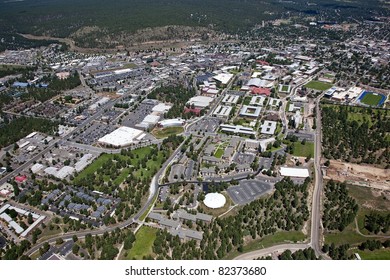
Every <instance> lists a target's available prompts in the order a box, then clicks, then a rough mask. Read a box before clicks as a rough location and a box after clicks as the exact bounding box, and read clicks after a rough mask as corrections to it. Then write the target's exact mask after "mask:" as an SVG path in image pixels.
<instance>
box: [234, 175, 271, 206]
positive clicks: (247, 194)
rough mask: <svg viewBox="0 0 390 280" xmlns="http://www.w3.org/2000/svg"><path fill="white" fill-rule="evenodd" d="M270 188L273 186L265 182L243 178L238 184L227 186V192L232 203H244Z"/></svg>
mask: <svg viewBox="0 0 390 280" xmlns="http://www.w3.org/2000/svg"><path fill="white" fill-rule="evenodd" d="M272 188H273V186H272V185H271V184H270V183H267V182H263V181H259V180H243V181H240V184H239V185H238V186H233V187H230V188H228V189H227V192H228V194H229V196H230V197H231V199H232V200H233V201H234V203H236V204H238V205H244V204H247V203H249V202H251V201H253V200H255V199H257V198H259V197H260V196H262V195H264V194H266V193H267V192H269V191H271V190H272Z"/></svg>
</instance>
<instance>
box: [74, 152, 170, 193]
mask: <svg viewBox="0 0 390 280" xmlns="http://www.w3.org/2000/svg"><path fill="white" fill-rule="evenodd" d="M151 152H152V148H151V147H143V148H140V149H136V150H133V151H132V153H133V154H134V157H133V158H132V159H131V165H132V166H138V163H139V162H140V161H143V160H144V158H145V157H146V156H147V155H149V154H150V153H151ZM116 156H119V157H120V158H122V159H128V157H126V156H123V155H113V154H103V155H101V156H100V157H98V158H97V159H96V160H95V161H93V162H92V163H91V164H90V165H89V166H88V167H87V168H85V169H84V170H83V171H82V172H80V174H78V175H77V176H76V178H75V179H74V181H73V182H74V183H75V184H79V183H80V182H81V180H83V179H84V178H85V177H87V176H89V175H91V174H95V173H96V172H97V171H98V170H99V168H100V167H101V166H102V165H104V164H105V163H106V162H108V161H111V160H112V159H114V158H115V157H116ZM137 157H138V158H137ZM162 159H163V155H162V152H159V153H158V154H157V159H156V160H155V161H153V160H148V162H147V163H146V168H145V169H140V170H136V171H135V173H134V174H135V175H136V176H139V177H140V178H148V177H151V176H152V175H153V174H152V173H153V172H156V171H157V169H158V168H159V167H160V165H161V163H162V161H163V160H162ZM129 174H130V168H129V167H125V168H123V169H122V170H121V172H120V174H119V175H118V176H117V177H116V178H110V177H109V176H108V175H103V180H104V182H109V181H110V180H111V179H112V180H113V184H114V185H115V186H119V185H120V184H121V183H122V182H123V181H125V179H126V178H127V177H128V176H129Z"/></svg>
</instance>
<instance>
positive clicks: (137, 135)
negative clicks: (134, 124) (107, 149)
mask: <svg viewBox="0 0 390 280" xmlns="http://www.w3.org/2000/svg"><path fill="white" fill-rule="evenodd" d="M143 137H145V134H144V132H143V131H142V130H139V129H134V128H131V127H127V126H122V127H120V128H118V129H116V130H114V131H113V132H111V133H109V134H107V135H105V136H104V137H102V138H100V139H99V140H98V142H99V144H102V145H105V146H112V147H116V148H119V147H125V146H128V145H130V144H133V143H135V142H138V141H140V140H141V139H142V138H143Z"/></svg>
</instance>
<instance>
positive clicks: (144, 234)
mask: <svg viewBox="0 0 390 280" xmlns="http://www.w3.org/2000/svg"><path fill="white" fill-rule="evenodd" d="M156 232H157V229H156V228H151V227H147V226H143V227H141V228H140V229H139V231H138V232H137V233H136V235H135V242H134V244H133V247H132V248H131V249H130V250H129V251H128V253H127V256H126V259H127V260H133V259H136V260H142V258H143V257H146V256H148V255H151V254H152V253H153V250H152V246H153V242H154V240H155V239H156Z"/></svg>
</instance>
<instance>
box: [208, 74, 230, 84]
mask: <svg viewBox="0 0 390 280" xmlns="http://www.w3.org/2000/svg"><path fill="white" fill-rule="evenodd" d="M233 76H234V75H233V74H230V73H221V74H218V75H216V76H214V77H213V79H214V80H217V81H219V82H221V84H224V85H226V84H228V83H229V81H230V80H231V78H233Z"/></svg>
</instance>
